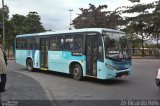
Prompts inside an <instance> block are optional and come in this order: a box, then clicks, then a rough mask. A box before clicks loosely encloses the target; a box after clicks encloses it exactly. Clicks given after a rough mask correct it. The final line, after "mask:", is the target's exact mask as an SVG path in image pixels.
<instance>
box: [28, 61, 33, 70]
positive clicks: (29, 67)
mask: <svg viewBox="0 0 160 106" xmlns="http://www.w3.org/2000/svg"><path fill="white" fill-rule="evenodd" d="M27 67H28V70H31V69H32V62H31V61H30V60H28V62H27Z"/></svg>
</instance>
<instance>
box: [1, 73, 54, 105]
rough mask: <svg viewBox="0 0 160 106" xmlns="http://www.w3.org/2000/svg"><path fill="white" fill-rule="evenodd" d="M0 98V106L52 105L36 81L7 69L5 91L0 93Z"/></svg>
mask: <svg viewBox="0 0 160 106" xmlns="http://www.w3.org/2000/svg"><path fill="white" fill-rule="evenodd" d="M0 100H1V102H2V103H1V105H2V106H52V104H51V101H49V100H48V98H47V97H46V94H45V92H44V90H43V89H42V87H41V85H40V84H39V83H38V82H37V81H35V80H34V79H32V78H31V77H29V76H26V75H23V74H20V73H17V72H14V71H9V70H8V74H7V84H6V91H5V92H3V93H0ZM1 105H0V106H1Z"/></svg>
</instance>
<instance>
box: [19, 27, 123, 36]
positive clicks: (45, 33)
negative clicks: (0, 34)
mask: <svg viewBox="0 0 160 106" xmlns="http://www.w3.org/2000/svg"><path fill="white" fill-rule="evenodd" d="M102 31H107V32H117V33H124V32H122V31H118V30H114V29H106V28H83V29H73V30H63V31H47V32H41V33H33V34H22V35H17V36H16V37H29V36H42V35H51V34H65V33H80V32H99V33H102Z"/></svg>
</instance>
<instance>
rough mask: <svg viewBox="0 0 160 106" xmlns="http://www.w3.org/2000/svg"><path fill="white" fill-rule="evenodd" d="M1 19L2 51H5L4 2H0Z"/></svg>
mask: <svg viewBox="0 0 160 106" xmlns="http://www.w3.org/2000/svg"><path fill="white" fill-rule="evenodd" d="M2 19H3V22H2V23H3V24H2V25H3V43H2V45H3V51H5V17H4V0H2Z"/></svg>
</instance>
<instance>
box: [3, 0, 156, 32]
mask: <svg viewBox="0 0 160 106" xmlns="http://www.w3.org/2000/svg"><path fill="white" fill-rule="evenodd" d="M152 1H155V0H141V2H143V3H148V2H152ZM4 3H5V5H7V6H8V7H9V9H10V17H11V16H12V14H21V15H27V14H28V13H29V12H30V11H36V12H38V14H39V15H40V17H41V22H42V24H43V26H44V27H45V29H47V30H49V29H51V30H54V31H56V30H66V29H69V23H70V12H69V9H73V12H72V20H73V19H74V18H75V17H77V14H78V13H80V11H79V8H88V7H89V3H92V4H94V5H96V6H98V5H104V4H106V5H108V8H107V9H108V10H114V9H115V8H117V7H120V6H130V5H133V4H132V3H131V2H129V1H128V0H4Z"/></svg>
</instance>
